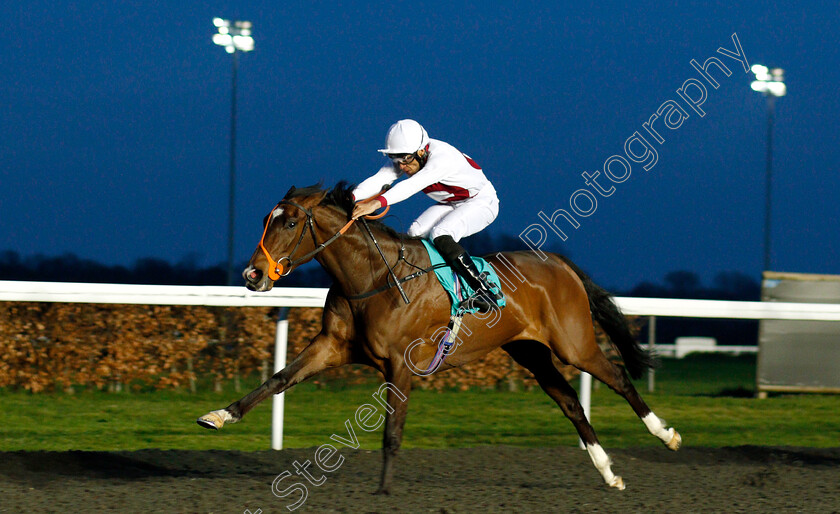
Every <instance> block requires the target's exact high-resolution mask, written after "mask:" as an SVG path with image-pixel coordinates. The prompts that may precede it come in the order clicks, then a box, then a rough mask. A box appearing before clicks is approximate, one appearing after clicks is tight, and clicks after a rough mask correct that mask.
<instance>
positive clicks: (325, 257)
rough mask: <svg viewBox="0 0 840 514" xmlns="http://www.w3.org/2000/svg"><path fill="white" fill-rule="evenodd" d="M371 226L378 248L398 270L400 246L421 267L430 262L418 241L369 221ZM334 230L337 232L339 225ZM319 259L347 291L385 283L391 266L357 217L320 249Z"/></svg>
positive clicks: (357, 292) (363, 291) (412, 262)
mask: <svg viewBox="0 0 840 514" xmlns="http://www.w3.org/2000/svg"><path fill="white" fill-rule="evenodd" d="M369 226H370V230H371V232H373V234H374V237H375V238H376V241H377V243H378V244H379V248H380V249H381V250H382V253H383V254H384V255H385V258H386V259H387V261H388V263H389V264H390V265H391V266H392V267H394V268H395V271H397V267H396V266H395V265H396V264H397V261H398V260H399V258H400V249H401V248H404V249H405V250H404V257H405V259H406V260H407V261H408V262H410V263H411V264H414V265H416V266H421V267H422V266H424V265H425V264H428V259H425V260H424V259H423V252H424V250H423V248H422V243H420V242H419V241H415V240H405V241H401V240H400V239H398V238H395V237H394V236H393V235H391V234H389V233H387V232H385V231H384V230H381V229H379V228H377V227H376V226H371V225H370V224H369ZM339 228H340V227H339ZM335 231H336V232H337V231H338V228H336V229H335ZM320 236H321V235H320V234H319V237H320ZM330 236H331V234H326V237H330ZM316 259H317V260H318V262H319V263H320V264H321V266H323V267H324V269H325V270H326V271H327V273H329V274H330V275H331V276H332V278H333V280H335V281H336V282H337V283H338V284H339V285H340V286H341V288H342V290H343V291H344V293H345V294H347V295H357V294H362V293H365V292H368V291H371V290H373V289H376V288H377V287H380V286H382V285H384V284H385V283H387V280H388V275H389V271H388V267H387V266H386V265H385V262H384V261H383V260H382V256H380V255H379V251H378V250H377V249H376V246H375V245H374V244H373V241H372V240H371V239H370V236H369V235H368V233H367V230H365V228H364V226H362V224H361V222H360V221H357V222H356V223H355V224H354V226H353V227H351V228H350V229H349V230H348V231H347V232H346V233H345V234H344V236H342V237H339V238H338V239H337V240H336V241H335V243H333V244H332V245H330V247H328V248H327V249H326V250H325V251H324V252H321V253H320V254H319V255H318V256H317V257H316ZM415 271H416V270H415ZM408 273H410V271H409V272H406V273H402V274H401V275H400V276H399V277H398V278H401V277H402V275H407V274H408Z"/></svg>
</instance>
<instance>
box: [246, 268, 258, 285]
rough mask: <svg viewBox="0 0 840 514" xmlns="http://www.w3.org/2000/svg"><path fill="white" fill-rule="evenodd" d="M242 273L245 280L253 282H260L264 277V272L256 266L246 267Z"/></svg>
mask: <svg viewBox="0 0 840 514" xmlns="http://www.w3.org/2000/svg"><path fill="white" fill-rule="evenodd" d="M242 274H243V275H244V276H245V280H247V281H248V282H251V283H255V282H258V281H259V280H260V277H262V272H261V271H260V270H258V269H256V268H249V269H246V270H245V271H244V272H243V273H242Z"/></svg>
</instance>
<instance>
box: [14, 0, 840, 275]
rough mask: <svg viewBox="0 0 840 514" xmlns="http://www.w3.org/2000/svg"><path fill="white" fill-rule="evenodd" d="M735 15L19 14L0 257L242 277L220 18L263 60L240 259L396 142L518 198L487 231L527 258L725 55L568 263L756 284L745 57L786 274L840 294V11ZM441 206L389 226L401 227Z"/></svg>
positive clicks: (238, 10) (139, 7)
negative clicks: (588, 181) (697, 108)
mask: <svg viewBox="0 0 840 514" xmlns="http://www.w3.org/2000/svg"><path fill="white" fill-rule="evenodd" d="M730 3H731V2H717V3H710V2H688V3H686V2H680V3H679V5H678V6H677V7H665V8H663V7H655V6H654V5H653V4H639V3H632V4H627V2H606V3H599V5H598V6H583V5H582V4H583V3H582V2H575V3H569V4H567V5H562V4H560V3H557V2H528V1H517V2H501V3H500V2H494V3H492V4H490V3H488V4H480V5H475V4H474V3H466V2H459V1H454V2H453V1H451V0H447V1H445V2H444V1H438V0H432V1H429V2H421V3H418V2H387V3H386V2H381V3H368V2H341V3H331V2H310V1H287V2H269V1H252V2H203V3H201V5H200V6H199V4H195V5H192V4H189V3H185V2H173V1H169V0H165V1H158V2H152V3H149V2H55V1H52V2H45V1H38V0H35V1H30V2H25V3H18V4H16V5H15V6H13V7H10V6H8V5H6V6H4V7H3V8H2V10H0V12H2V13H3V15H4V16H3V19H4V20H5V23H6V26H7V29H8V30H7V32H6V37H5V38H4V40H5V44H4V48H5V50H4V51H3V65H4V66H3V69H4V75H5V77H4V80H3V86H2V87H0V102H2V105H3V107H4V113H3V121H4V123H3V137H2V138H0V155H2V156H3V166H2V168H0V184H1V185H0V219H2V221H1V222H0V250H14V251H17V252H19V253H20V254H22V255H24V256H28V255H33V254H36V253H40V254H45V255H59V254H62V253H67V252H71V253H75V254H76V255H78V256H80V257H84V258H91V259H96V260H99V261H101V262H104V263H109V264H115V263H124V264H132V263H133V262H134V261H135V260H136V259H138V258H142V257H159V258H163V259H166V260H168V261H170V262H177V261H180V260H182V259H185V258H189V257H195V258H197V259H198V262H199V263H200V264H215V263H219V262H222V261H224V260H225V259H226V251H227V250H226V249H227V246H226V245H227V242H226V241H227V239H226V238H227V229H226V226H227V225H226V223H227V195H228V181H227V180H228V179H227V173H228V137H229V132H228V128H229V119H230V118H229V117H230V74H231V57H230V56H229V55H228V54H226V53H225V52H224V50H223V49H221V48H220V47H217V46H215V45H213V44H212V42H211V41H210V38H211V36H212V34H213V32H214V27H213V25H212V18H213V17H214V16H222V17H227V18H232V19H247V20H250V21H252V22H253V23H254V36H255V39H256V50H255V51H254V52H252V53H249V54H246V55H243V56H242V59H241V65H240V81H239V87H240V97H239V122H240V123H239V132H238V136H239V145H238V177H237V187H236V192H237V206H236V216H237V223H236V255H237V258H238V259H242V260H244V259H247V257H248V256H249V255H250V253H251V251H252V250H253V248H254V246H255V245H256V243H257V240H258V239H259V236H260V233H261V227H260V220H261V219H262V217H263V215H264V214H265V212H266V211H267V210H268V209H270V208H271V207H272V206H273V205H274V203H275V202H276V201H277V200H278V199H279V198H280V197H281V196H282V195H283V194H284V193H285V191H286V190H287V189H288V188H289V186H291V185H297V186H302V185H309V184H312V183H315V182H318V181H320V180H323V181H324V182H325V184H327V185H330V186H331V185H333V184H334V183H335V182H337V181H338V180H341V179H346V180H349V181H352V182H359V181H361V180H362V179H364V178H365V177H367V176H368V175H369V174H370V173H372V172H374V171H375V170H376V169H378V167H379V166H380V164H381V162H382V161H381V157H380V156H379V154H378V153H377V152H376V149H377V148H381V145H382V143H383V140H384V136H385V132H386V130H387V128H388V126H389V125H390V124H391V123H392V122H394V121H395V120H397V119H400V118H405V117H412V118H415V119H417V120H418V121H420V122H421V123H423V124H424V125H425V126H426V128H427V129H428V131H429V134H430V135H431V137H434V138H439V139H443V140H446V141H448V142H450V143H452V144H454V145H456V146H457V147H459V148H460V149H461V150H463V151H465V152H467V153H469V154H470V155H472V156H473V157H474V158H475V159H476V160H477V161H478V162H479V163H480V164H481V165H482V166H483V167H484V169H485V171H486V173H487V175H488V176H489V178H490V179H491V180H492V181H493V182H494V184H495V185H496V189H497V190H498V191H499V193H500V199H501V212H500V215H499V218H498V219H497V221H496V222H495V223H494V224H493V225H492V226H491V227H490V228H489V229H488V230H490V231H491V232H492V233H494V234H501V233H507V234H510V235H514V236H515V235H518V234H519V233H520V232H522V231H523V230H525V228H526V227H528V226H529V225H530V224H532V223H537V222H539V218H538V213H539V212H540V211H543V212H545V213H546V214H549V215H550V214H551V213H552V212H554V211H555V210H556V209H559V208H564V209H567V210H568V209H569V208H570V207H569V198H570V196H571V195H572V194H573V193H574V192H575V191H576V190H578V189H581V188H582V187H586V186H585V184H584V179H583V178H582V177H581V173H583V172H589V173H593V172H594V171H598V170H603V164H604V161H605V160H606V159H607V158H608V157H610V156H611V155H614V154H619V155H623V153H624V151H623V145H624V142H625V140H626V139H627V138H628V137H630V136H631V135H632V134H633V133H634V132H635V131H643V127H642V124H643V123H644V122H646V121H648V119H649V118H650V116H651V115H653V114H654V113H655V112H656V110H657V108H659V106H660V105H662V104H663V102H665V101H666V100H674V101H677V102H683V100H681V99H680V97H679V95H678V94H677V93H676V90H677V89H678V88H680V87H681V86H682V84H683V83H684V81H686V80H687V79H690V78H696V79H700V76H699V74H698V72H697V71H695V70H694V69H693V68H692V67H691V65H690V60H691V59H696V60H697V61H699V62H701V63H702V62H705V60H706V59H707V58H709V57H711V56H717V57H718V58H720V59H721V61H722V62H724V63H725V64H726V65H727V66H728V67H729V69H730V70H731V71H732V75H731V76H729V77H725V76H723V75H720V74H718V75H716V77H717V80H718V82H719V83H720V87H719V88H718V89H712V88H711V87H708V88H707V89H708V98H707V99H706V101H705V103H704V104H703V105H702V109H703V110H704V111H705V113H706V114H705V116H703V117H700V116H698V115H697V114H696V113H695V112H694V111H692V110H690V109H689V108H688V106H687V104H685V103H684V102H683V103H682V106H683V108H685V109H687V113H688V114H689V117H688V118H687V119H685V120H684V122H683V124H682V126H681V127H680V128H679V129H676V130H668V129H665V128H661V132H662V135H663V137H664V138H665V141H664V142H663V143H662V144H655V146H656V149H657V152H658V162H657V163H656V165H655V166H654V167H653V168H651V169H650V170H648V171H645V170H643V169H642V166H641V164H635V163H633V167H632V169H631V175H630V177H629V178H628V179H627V180H625V181H624V182H621V183H616V184H612V183H611V182H610V181H609V180H605V179H604V176H603V174H602V175H601V178H600V179H599V183H600V184H602V185H603V186H604V187H608V186H610V185H612V186H614V187H615V188H616V191H615V192H614V193H613V194H612V195H611V196H609V197H598V198H597V199H598V206H597V209H596V211H595V212H594V213H593V214H592V215H590V216H589V217H585V218H584V217H581V218H579V221H580V227H579V228H578V229H576V230H574V229H568V230H567V233H568V234H569V239H568V241H566V243H565V244H564V248H565V249H566V251H567V252H568V253H569V254H570V255H571V256H572V258H573V259H574V260H575V261H576V262H578V263H579V264H580V265H581V267H583V268H584V269H586V270H587V271H589V273H590V274H592V275H593V277H594V278H595V279H596V281H598V282H600V283H602V284H603V285H605V286H608V287H613V288H627V287H630V286H632V285H633V284H635V283H637V282H640V281H642V280H651V281H658V280H661V278H662V276H663V275H664V274H665V273H666V272H668V271H671V270H676V269H687V270H692V271H696V272H697V273H699V274H700V276H701V277H702V278H703V279H704V280H706V281H710V280H711V278H712V277H713V276H714V275H715V273H717V272H718V271H724V270H733V271H740V272H743V273H747V274H750V275H751V276H754V277H755V278H758V276H759V273H760V271H761V268H762V255H763V253H762V240H763V232H762V231H763V223H764V214H763V213H764V169H765V138H766V132H765V130H766V111H765V99H764V97H762V96H761V95H760V94H758V93H755V92H753V91H752V90H750V88H749V82H750V80H751V78H752V75H751V74H748V73H745V72H744V70H743V67H742V66H741V65H740V64H739V63H738V62H737V61H736V60H734V59H730V58H728V57H725V56H723V55H721V54H718V53H716V50H717V49H718V48H719V47H724V48H727V49H734V45H733V43H732V40H731V35H732V33H737V35H738V38H739V40H740V43H741V45H742V48H743V51H744V54H745V56H746V58H747V60H748V61H749V63H750V64H753V63H763V64H768V65H771V66H780V67H783V68H785V70H786V78H787V80H786V83H787V85H788V91H789V93H788V96H786V97H784V98H782V99H780V100H779V101H778V104H777V117H776V130H775V143H774V152H775V162H774V171H775V182H774V203H773V216H774V227H773V232H772V237H773V253H772V262H773V266H772V267H773V268H774V269H777V270H784V271H797V272H811V273H840V261H838V259H837V257H836V256H837V255H838V254H840V234H839V233H838V226H837V219H838V217H840V207H838V205H840V200H839V199H838V193H840V173H838V171H840V170H838V167H840V166H838V163H840V144H838V143H840V139H838V132H840V131H839V130H838V128H840V127H838V125H840V122H839V121H838V120H840V100H839V99H838V92H839V91H840V58H838V57H840V55H838V54H840V51H838V45H837V44H836V41H837V38H838V34H837V29H838V27H840V6H838V4H837V2H807V3H802V5H803V6H807V7H802V6H797V5H793V4H783V5H780V6H773V5H770V4H768V3H767V2H758V1H751V2H739V5H738V6H732V5H729V4H730ZM660 123H661V121H660ZM590 189H591V188H590ZM425 205H427V200H426V199H425V198H421V199H417V200H411V201H409V202H406V203H404V204H399V205H397V206H395V207H394V208H392V213H394V214H396V215H397V216H398V217H399V218H400V220H401V222H402V224H403V225H402V226H403V227H404V228H405V227H407V226H408V224H409V223H410V221H411V220H412V219H413V216H415V215H416V214H419V212H420V210H421V209H422V208H424V206H425ZM581 207H585V204H584V202H581ZM393 224H394V225H396V226H399V225H398V222H397V221H394V223H393ZM567 228H568V227H567ZM558 242H559V238H557V236H555V235H553V233H552V232H550V231H549V244H556V243H558Z"/></svg>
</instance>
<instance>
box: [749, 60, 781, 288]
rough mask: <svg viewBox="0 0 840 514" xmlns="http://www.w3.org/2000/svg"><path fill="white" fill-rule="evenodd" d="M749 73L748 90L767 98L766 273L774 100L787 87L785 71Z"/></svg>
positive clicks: (757, 66)
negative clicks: (753, 77)
mask: <svg viewBox="0 0 840 514" xmlns="http://www.w3.org/2000/svg"><path fill="white" fill-rule="evenodd" d="M750 71H752V72H753V74H754V75H755V80H754V81H752V83H751V84H750V88H752V90H753V91H756V92H758V93H761V94H763V95H764V96H765V97H766V98H767V163H766V170H765V188H766V194H765V205H764V271H767V270H769V269H770V214H771V207H772V205H773V202H772V193H773V187H772V185H773V116H774V112H775V109H776V98H779V97H781V96H785V95H786V94H787V86H785V82H784V80H785V70H783V69H781V68H768V67H767V66H764V65H761V64H753V65H752V66H751V67H750Z"/></svg>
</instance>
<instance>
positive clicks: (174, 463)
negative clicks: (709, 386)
mask: <svg viewBox="0 0 840 514" xmlns="http://www.w3.org/2000/svg"><path fill="white" fill-rule="evenodd" d="M316 450H317V449H316V448H310V449H295V450H283V451H280V452H273V451H265V452H254V453H243V452H229V451H181V450H172V451H160V450H143V451H137V452H0V512H214V513H223V512H224V513H227V512H230V513H245V512H250V513H251V514H257V513H260V514H269V513H282V512H289V510H288V507H291V506H293V505H294V504H295V503H296V502H301V501H302V500H303V492H304V489H305V490H306V494H307V496H306V499H305V500H303V501H302V503H299V505H298V506H297V508H296V512H383V513H393V512H436V513H444V512H453V513H454V512H481V513H488V512H645V513H649V512H651V511H657V512H807V513H813V512H840V448H829V449H814V448H766V447H755V446H743V447H737V448H715V449H709V448H691V447H688V448H683V449H681V450H680V451H679V452H676V453H673V452H670V451H668V450H666V449H664V448H639V449H625V450H611V451H610V450H609V449H607V451H608V452H609V453H610V456H611V457H612V460H613V471H614V472H615V473H616V474H618V475H621V476H622V477H623V478H624V480H625V483H626V484H627V489H626V490H624V491H618V490H614V489H609V488H608V487H607V486H606V485H605V484H604V483H603V482H602V480H601V478H600V475H598V473H597V471H596V470H595V467H594V466H593V465H592V463H591V461H590V460H589V456H588V454H587V453H586V452H585V451H582V450H579V449H577V448H544V449H523V448H508V447H482V448H465V449H457V450H405V451H403V452H402V453H401V454H400V458H399V460H398V462H397V466H398V467H397V470H396V476H395V484H394V488H393V490H392V493H391V495H389V496H378V495H373V494H371V493H372V492H373V491H374V490H375V489H376V486H377V485H378V480H379V472H380V465H381V457H380V452H379V451H350V450H342V451H341V452H340V455H339V454H335V455H331V456H330V455H327V454H321V455H320V456H319V457H318V461H319V462H321V463H322V464H325V465H327V467H330V466H332V467H333V471H331V472H324V471H323V470H321V469H320V468H317V467H316V466H315V465H314V464H313V462H315V459H316V457H315V452H316ZM306 461H310V463H309V464H308V465H307V464H306ZM295 462H297V463H298V468H300V469H301V473H302V474H299V473H298V471H297V469H296V466H295ZM286 471H288V473H284V472H286ZM303 474H308V475H309V477H310V478H309V479H307V478H306V477H304V476H303ZM278 476H279V477H280V478H278ZM310 480H311V481H312V482H315V483H320V485H313V483H311V482H310ZM272 484H274V485H272ZM275 492H276V493H278V494H279V495H280V496H278V495H275V494H274V493H275ZM283 494H285V496H282V495H283Z"/></svg>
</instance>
